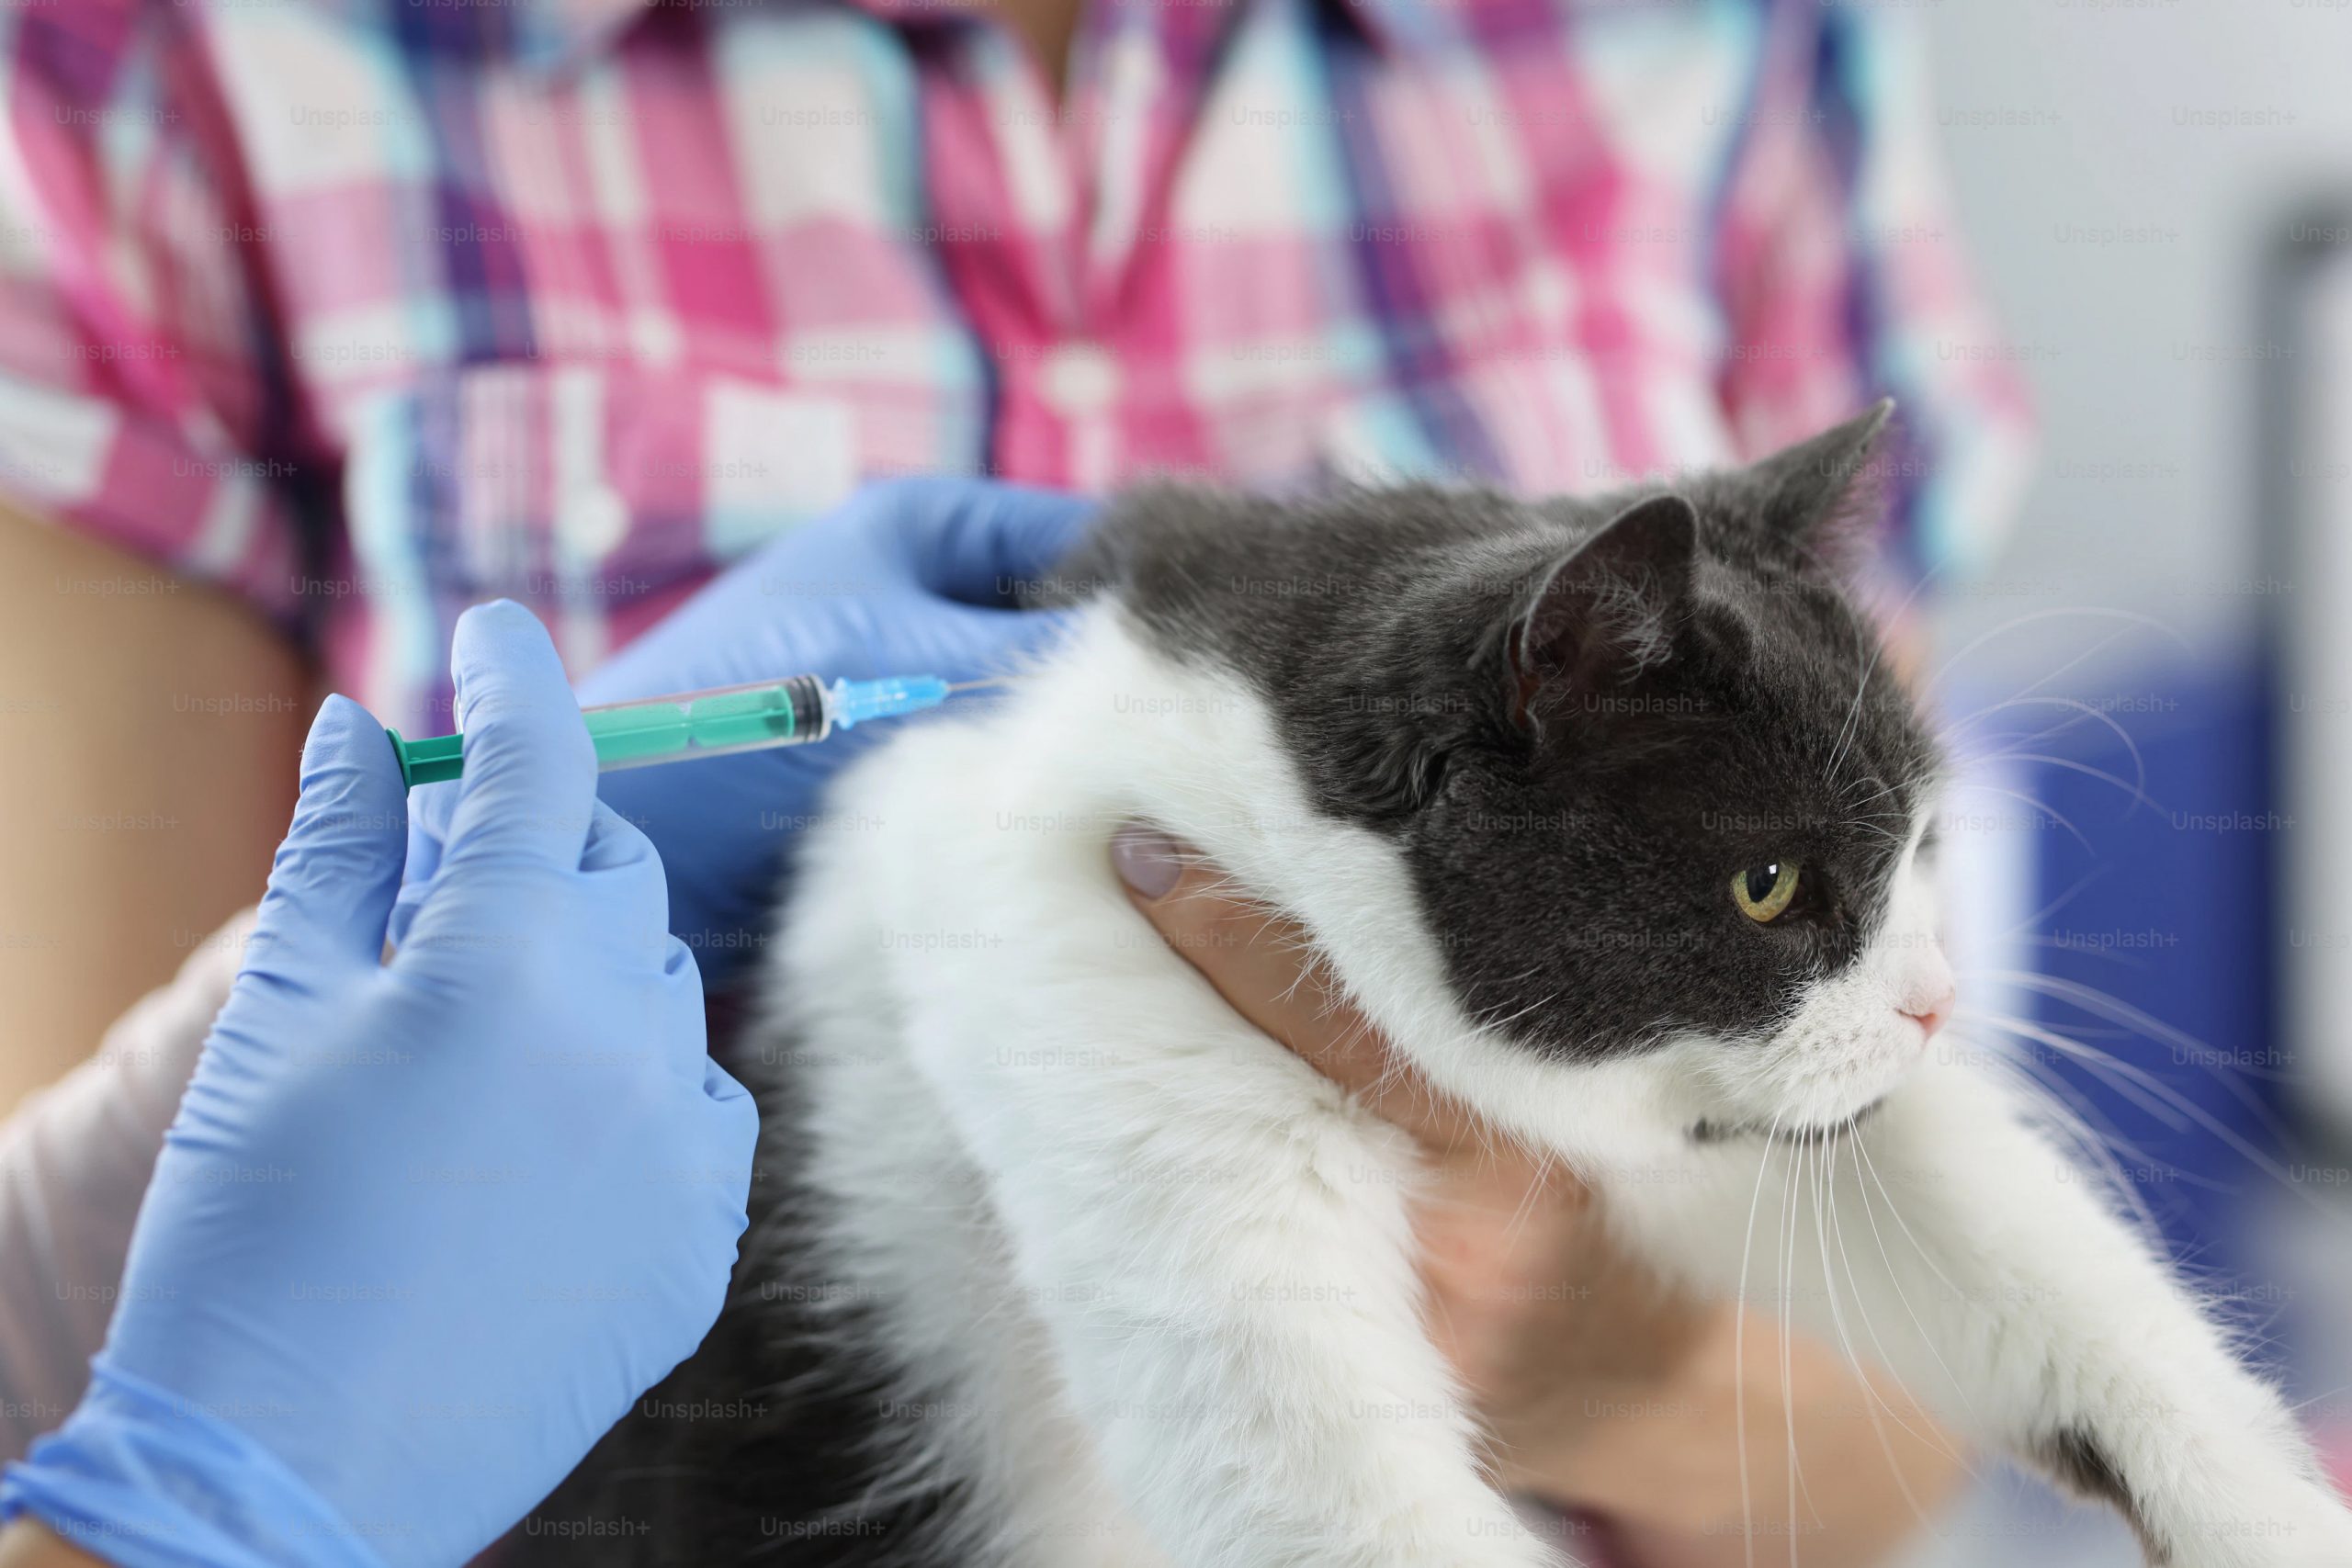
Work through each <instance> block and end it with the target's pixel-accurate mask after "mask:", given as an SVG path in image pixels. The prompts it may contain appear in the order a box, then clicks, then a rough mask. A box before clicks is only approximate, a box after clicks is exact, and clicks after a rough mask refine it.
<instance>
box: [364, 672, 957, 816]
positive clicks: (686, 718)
mask: <svg viewBox="0 0 2352 1568" xmlns="http://www.w3.org/2000/svg"><path fill="white" fill-rule="evenodd" d="M974 683H975V684H982V683H985V682H974ZM960 689H961V688H959V687H956V686H951V685H949V684H948V683H947V682H944V681H943V680H941V679H940V678H939V677H937V676H936V675H897V676H892V677H889V678H888V679H886V680H880V681H835V682H833V683H832V684H831V686H827V685H826V684H824V683H823V682H820V680H818V679H817V677H816V676H814V675H795V676H793V677H792V678H791V679H790V680H788V681H755V682H752V683H751V684H749V685H744V686H714V687H711V688H710V689H709V690H707V691H701V692H677V693H673V694H671V695H669V696H664V697H647V698H645V699H643V700H642V701H639V702H633V703H606V704H605V705H601V706H598V707H592V708H582V709H581V710H580V716H581V717H582V718H583V719H585V720H587V722H588V735H589V739H591V740H593V741H594V743H595V747H596V767H597V771H598V772H600V773H613V772H615V771H616V770H618V769H621V768H642V767H649V766H650V765H652V764H654V763H656V762H682V761H685V760H686V759H688V758H690V757H724V756H727V755H729V754H730V753H732V752H737V751H759V750H765V749H767V748H768V747H771V746H806V745H808V744H809V743H810V742H812V741H818V740H822V739H825V738H826V737H827V736H829V735H831V734H832V733H833V732H834V731H835V730H841V729H850V728H854V727H855V726H857V725H860V724H863V723H865V721H866V720H867V719H869V718H890V717H895V716H898V715H899V714H909V713H920V712H922V710H923V709H924V708H929V707H937V706H938V705H940V704H941V703H943V702H945V701H946V700H947V696H948V694H949V693H951V692H955V691H957V690H960ZM387 733H389V734H390V736H391V738H392V754H393V755H394V756H396V757H398V758H399V759H400V762H401V779H402V780H404V781H405V782H406V784H408V787H410V788H411V789H413V788H415V787H416V786H417V785H418V784H439V783H441V782H442V781H443V780H445V779H454V778H456V777H457V776H458V773H460V772H461V771H462V770H463V768H464V764H465V737H464V736H462V735H428V736H426V737H424V739H418V740H406V739H401V733H400V731H398V730H396V729H395V730H390V731H388V732H387Z"/></svg>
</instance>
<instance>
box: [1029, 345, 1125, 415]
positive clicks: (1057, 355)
mask: <svg viewBox="0 0 2352 1568" xmlns="http://www.w3.org/2000/svg"><path fill="white" fill-rule="evenodd" d="M1038 385H1039V386H1040V388H1041V389H1043V391H1044V392H1045V396H1046V401H1047V402H1048V403H1050V404H1052V405H1053V407H1054V410H1055V412H1057V413H1060V414H1062V415H1064V416H1065V417H1067V418H1072V419H1075V418H1079V417H1080V416H1083V415H1086V414H1095V413H1101V412H1103V411H1104V410H1105V409H1108V408H1109V407H1110V406H1111V404H1112V402H1113V401H1114V400H1115V399H1116V398H1117V397H1118V395H1119V362H1118V361H1117V360H1116V359H1114V358H1113V357H1112V356H1111V351H1110V350H1109V349H1106V348H1104V347H1103V345H1102V344H1092V343H1065V344H1056V345H1055V346H1054V347H1053V348H1051V349H1049V350H1047V351H1046V357H1045V361H1044V364H1043V365H1042V367H1040V375H1039V382H1038Z"/></svg>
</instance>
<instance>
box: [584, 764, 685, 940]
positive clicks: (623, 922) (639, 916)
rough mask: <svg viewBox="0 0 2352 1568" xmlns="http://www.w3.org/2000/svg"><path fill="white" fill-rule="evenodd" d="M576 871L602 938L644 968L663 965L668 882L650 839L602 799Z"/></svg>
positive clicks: (590, 821)
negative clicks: (583, 883) (589, 895)
mask: <svg viewBox="0 0 2352 1568" xmlns="http://www.w3.org/2000/svg"><path fill="white" fill-rule="evenodd" d="M580 871H581V874H582V877H583V878H584V879H585V881H586V884H587V886H588V887H589V888H590V889H591V894H592V898H593V904H592V908H591V911H590V918H591V919H594V920H595V921H596V922H597V924H598V925H599V926H600V927H601V928H602V930H601V931H600V934H601V935H605V936H608V937H610V938H611V939H612V940H613V941H614V942H617V943H618V944H620V946H621V949H622V951H624V952H626V953H628V955H629V956H630V957H631V959H632V960H635V959H639V958H642V959H643V961H644V963H645V964H646V966H647V967H648V968H651V967H653V966H655V965H657V964H661V965H665V966H666V964H668V962H669V958H670V953H669V946H670V942H671V937H670V880H669V878H668V877H667V876H665V875H664V874H662V856H661V855H660V853H658V852H656V851H655V850H654V848H653V840H650V839H649V838H647V837H646V836H645V834H644V832H643V831H642V830H641V829H639V828H638V827H637V825H636V824H634V823H632V822H631V821H629V820H628V818H625V817H623V816H622V815H621V814H620V813H619V812H617V811H616V810H614V809H613V808H612V807H609V806H607V805H605V803H604V802H603V801H601V800H600V801H598V802H596V805H595V809H594V813H593V814H592V815H591V816H590V818H589V819H588V842H587V844H586V846H585V847H584V848H582V850H581V852H580Z"/></svg>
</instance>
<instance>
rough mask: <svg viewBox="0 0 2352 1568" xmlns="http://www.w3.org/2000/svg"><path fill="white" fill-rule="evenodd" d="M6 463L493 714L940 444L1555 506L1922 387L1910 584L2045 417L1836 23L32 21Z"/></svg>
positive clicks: (159, 15) (1303, 12)
mask: <svg viewBox="0 0 2352 1568" xmlns="http://www.w3.org/2000/svg"><path fill="white" fill-rule="evenodd" d="M0 61H5V67H6V79H5V80H6V88H5V91H6V117H7V130H6V136H5V138H0V488H5V490H6V492H7V493H8V494H9V495H10V496H11V497H12V498H14V499H16V500H17V501H18V502H21V503H24V504H28V505H29V506H30V507H32V508H33V509H35V510H37V511H38V512H40V513H43V514H45V515H47V516H50V517H51V518H54V519H57V520H59V521H61V522H62V523H63V524H65V525H71V526H74V527H76V528H79V529H84V530H86V531H88V532H90V533H91V534H94V535H96V536H99V537H102V538H104V539H107V540H108V541H111V542H113V543H115V544H117V545H120V546H124V547H129V548H130V549H132V550H135V551H138V552H140V553H141V554H143V555H146V556H149V557H151V558H154V559H157V560H159V561H162V562H164V563H167V564H168V565H169V566H170V567H172V568H173V569H175V570H177V571H179V572H181V573H184V574H187V575H189V576H193V577H198V578H202V579H207V580H211V581H217V582H220V583H223V584H226V585H228V586H230V587H231V588H232V589H233V590H235V591H236V592H239V593H241V594H243V595H245V596H246V597H248V598H249V599H251V600H252V601H253V602H254V603H255V604H258V605H260V606H262V607H263V608H264V609H266V611H268V612H270V613H272V614H273V615H278V616H280V617H282V618H284V619H285V620H286V621H287V622H288V624H289V626H293V627H295V628H296V629H298V630H300V632H301V633H302V634H303V635H305V636H307V637H310V638H311V639H312V641H313V644H314V646H315V647H316V648H317V649H318V650H319V653H320V655H321V658H322V661H323V663H324V665H325V667H326V672H327V673H328V674H329V676H330V677H332V678H333V679H334V681H335V682H337V683H338V684H339V685H341V686H342V687H343V688H344V689H345V690H347V691H351V692H353V693H355V694H357V695H359V696H360V697H361V698H362V699H363V700H365V701H367V702H368V703H369V704H370V705H373V706H374V707H375V708H376V710H377V711H378V712H379V714H382V715H383V716H385V717H387V718H388V719H391V720H394V721H396V722H401V723H408V724H412V725H415V724H429V723H432V722H434V721H435V719H436V718H446V716H447V690H446V674H445V671H444V667H443V660H444V657H445V650H446V649H447V646H448V632H449V626H450V623H451V622H452V620H453V619H454V617H455V615H456V614H457V612H458V609H460V608H461V607H462V606H463V605H465V604H468V603H470V602H472V601H474V600H477V599H481V598H483V597H486V596H490V595H493V594H506V595H509V596H512V597H515V598H517V599H520V600H522V601H524V602H525V603H526V604H531V605H533V606H535V607H536V608H537V610H538V611H539V612H540V613H541V614H542V615H544V616H545V617H546V618H547V620H548V623H549V624H550V626H553V627H554V628H555V630H556V633H557V636H558V640H559V643H560V646H561V647H562V648H563V649H564V650H565V653H566V657H567V658H568V659H569V660H571V661H572V663H573V665H574V668H575V669H578V668H584V667H585V666H587V665H589V664H593V663H594V662H595V661H596V660H598V659H599V658H601V657H602V656H603V655H604V654H605V652H606V651H608V650H609V649H611V648H613V647H615V646H616V645H617V644H618V643H620V642H622V641H624V640H625V639H627V638H628V637H630V636H632V635H634V634H635V633H636V632H637V631H639V629H641V628H642V627H643V626H646V625H648V624H649V623H650V621H652V620H653V619H655V618H656V617H658V616H659V615H662V613H663V612H665V611H666V610H667V609H669V608H670V607H672V606H673V605H674V604H676V603H677V601H678V599H679V598H680V597H681V596H682V595H683V594H684V592H687V591H688V590H689V589H690V588H691V587H693V586H694V584H695V583H696V582H697V581H700V580H702V579H703V578H704V577H706V576H707V574H708V573H709V572H710V571H711V570H713V569H714V568H715V567H716V566H718V565H719V564H722V563H724V562H726V561H727V560H729V559H730V558H734V557H737V556H739V555H741V553H743V552H744V551H745V550H747V549H749V548H751V547H753V546H754V545H756V544H757V543H758V542H760V541H761V540H762V539H763V538H765V537H768V536H772V535H774V534H775V533H776V532H778V531H779V530H783V529H787V528H790V527H792V526H793V525H795V524H796V523H797V522H798V521H799V520H801V519H803V518H806V517H808V516H809V514H811V513H813V512H815V511H817V510H819V509H820V508H823V507H826V506H828V505H829V504H831V502H836V501H838V500H840V499H841V498H842V496H843V495H844V494H845V493H846V492H848V491H850V490H851V489H852V488H853V487H854V486H856V485H857V484H858V483H860V482H861V481H862V480H865V479H869V478H873V477H876V476H879V475H883V474H887V473H896V472H903V471H908V470H929V471H943V472H966V473H983V472H985V473H993V474H999V475H1002V476H1006V477H1010V478H1014V479H1024V480H1030V481H1034V482H1038V483H1044V484H1053V485H1064V486H1073V487H1079V488H1083V489H1090V490H1093V489H1102V488H1105V487H1110V486H1115V485H1118V484H1120V483H1123V482H1125V481H1127V480H1131V479H1136V478H1139V477H1142V476H1145V475H1149V474H1154V473H1169V472H1175V473H1182V474H1187V475H1193V476H1200V477H1210V478H1214V479H1219V480H1222V481H1225V482H1228V483H1234V484H1242V485H1249V486H1257V487H1267V488H1274V489H1296V488H1302V487H1307V486H1312V485H1314V484H1317V483H1318V482H1324V481H1327V480H1329V479H1331V478H1332V477H1335V476H1338V477H1349V478H1373V477H1380V476H1404V475H1422V476H1434V477H1438V478H1442V479H1477V480H1484V481H1489V482H1493V483H1497V484H1500V485H1503V486H1506V487H1509V488H1510V489H1513V490H1517V491H1523V492H1529V493H1539V492H1544V491H1562V490H1589V489H1594V488H1599V487H1601V486H1604V485H1607V484H1610V483H1612V482H1618V481H1621V480H1623V479H1627V478H1629V477H1631V476H1633V475H1636V474H1642V473H1650V472H1657V471H1660V470H1670V469H1673V468H1679V467H1682V466H1688V465H1701V464H1708V463H1714V462H1720V461H1724V460H1727V459H1731V458H1735V457H1739V456H1741V455H1744V454H1751V453H1754V452H1756V451H1758V450H1760V449H1764V448H1769V447H1770V446H1775V445H1777V444H1780V443H1781V442H1783V441H1785V440H1788V439H1791V438H1792V437H1794V436H1796V435H1799V434H1805V433H1808V432H1811V431H1813V430H1815V429H1816V428H1819V427H1821V426H1823V425H1826V424H1827V423H1830V422H1831V421H1832V420H1834V419H1835V418H1837V417H1838V416H1840V415H1841V414H1843V413H1845V412H1849V411H1850V410H1851V409H1853V408H1854V407H1856V406H1857V405H1858V404H1859V403H1860V402H1861V401H1863V400H1866V399H1868V398H1870V397H1871V396H1874V395H1876V394H1877V393H1878V392H1880V391H1891V392H1893V393H1894V395H1895V396H1896V397H1897V398H1898V399H1900V400H1902V402H1903V405H1904V409H1905V415H1906V418H1907V421H1908V424H1907V429H1908V433H1909V434H1908V440H1909V446H1908V449H1907V450H1905V452H1904V453H1903V454H1902V455H1901V457H1899V459H1897V460H1895V461H1894V462H1893V463H1891V464H1890V471H1891V472H1892V473H1893V475H1894V478H1895V480H1896V483H1897V487H1898V489H1899V491H1901V499H1902V500H1903V502H1904V505H1903V507H1902V508H1901V510H1900V513H1899V516H1900V519H1901V522H1900V526H1899V528H1898V531H1897V536H1896V538H1895V539H1894V545H1895V550H1894V554H1893V556H1892V557H1891V558H1892V559H1893V560H1894V562H1895V564H1896V567H1897V569H1898V570H1909V571H1917V570H1919V569H1921V568H1923V567H1926V566H1928V565H1931V564H1945V563H1951V562H1959V563H1960V564H1962V565H1965V564H1966V563H1967V561H1968V560H1969V559H1970V558H1972V557H1973V556H1977V555H1981V553H1982V552H1983V550H1984V549H1985V547H1987V544H1988V541H1989V540H1990V539H1991V538H1992V537H1993V536H1994V534H1995V530H1996V525H1997V521H1998V519H1999V518H2000V517H2001V516H2002V515H2003V513H2005V512H2006V510H2007V501H2008V498H2009V493H2010V491H2011V490H2012V487H2013V484H2014V481H2015V479H2016V478H2017V476H2018V467H2019V452H2020V445H2019V442H2018V436H2019V434H2020V433H2021V430H2022V426H2023V418H2022V411H2021V408H2020V404H2019V401H2018V395H2017V391H2016V385H2015V381H2014V378H2013V376H2012V374H2011V367H2009V365H2008V364H2007V363H2006V360H2007V355H2006V354H2005V352H2004V349H2003V346H2002V344H2001V343H2000V341H1999V339H1998V338H1997V336H1996V334H1995V333H1994V331H1993V329H1992V328H1991V326H1990V324H1989V323H1988V321H1987V320H1986V318H1985V315H1984V314H1983V313H1982V312H1981V311H1980V310H1979V309H1978V307H1977V305H1976V302H1975V299H1974V297H1973V293H1972V291H1971V289H1970V288H1969V285H1968V281H1967V278H1966V276H1965V273H1964V270H1963V268H1962V264H1961V261H1960V253H1959V247H1958V245H1957V244H1956V243H1955V241H1954V235H1953V233H1952V231H1951V220H1950V219H1949V218H1948V217H1947V216H1946V215H1945V211H1944V208H1943V204H1942V199H1941V193H1942V187H1941V186H1940V183H1939V179H1938V178H1937V174H1936V170H1935V168H1934V158H1933V155H1932V154H1933V146H1932V130H1931V119H1930V117H1929V110H1928V107H1927V101H1926V97H1925V94H1924V81H1923V72H1922V69H1921V65H1920V62H1919V61H1918V58H1917V53H1916V51H1914V50H1913V48H1912V47H1911V46H1910V43H1909V41H1908V39H1907V35H1906V34H1905V33H1904V32H1903V31H1901V30H1900V29H1899V28H1898V27H1896V26H1894V25H1893V24H1892V23H1891V21H1890V18H1888V17H1886V16H1884V15H1883V14H1882V13H1881V12H1880V11H1879V10H1878V9H1877V8H1875V7H1868V6H1864V7H1861V8H1858V9H1849V8H1848V7H1846V6H1843V5H1840V4H1835V3H1828V4H1825V3H1823V0H1787V3H1770V0H1754V3H1744V0H1712V3H1703V4H1702V3H1692V4H1688V5H1684V4H1674V3H1668V0H1617V3H1607V0H1093V3H1092V4H1091V7H1090V9H1089V11H1088V13H1087V15H1086V17H1085V19H1084V22H1083V25H1082V27H1081V28H1080V34H1079V38H1078V39H1077V42H1076V45H1075V49H1074V52H1073V59H1072V64H1071V72H1070V78H1069V85H1068V91H1067V93H1066V94H1065V95H1064V96H1062V97H1061V98H1060V99H1059V100H1058V101H1057V98H1056V97H1055V96H1053V95H1052V94H1051V93H1050V92H1049V91H1048V89H1047V87H1046V84H1045V82H1044V81H1043V80H1042V79H1041V77H1040V75H1039V73H1038V72H1037V70H1036V69H1035V65H1034V64H1033V63H1032V62H1031V60H1030V57H1029V56H1028V55H1027V54H1026V53H1025V52H1023V50H1022V49H1021V48H1020V46H1018V45H1017V44H1016V43H1015V42H1014V41H1013V40H1012V37H1011V35H1010V34H1008V33H1007V32H1006V31H1004V30H1003V29H1002V28H1000V27H998V26H996V25H994V24H992V23H990V22H989V21H987V20H986V19H985V18H984V17H982V16H981V15H980V14H979V13H978V11H976V9H974V8H973V7H972V6H964V5H958V4H956V3H953V0H766V3H763V0H684V3H677V4H667V3H656V0H7V4H6V6H5V8H0Z"/></svg>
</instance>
